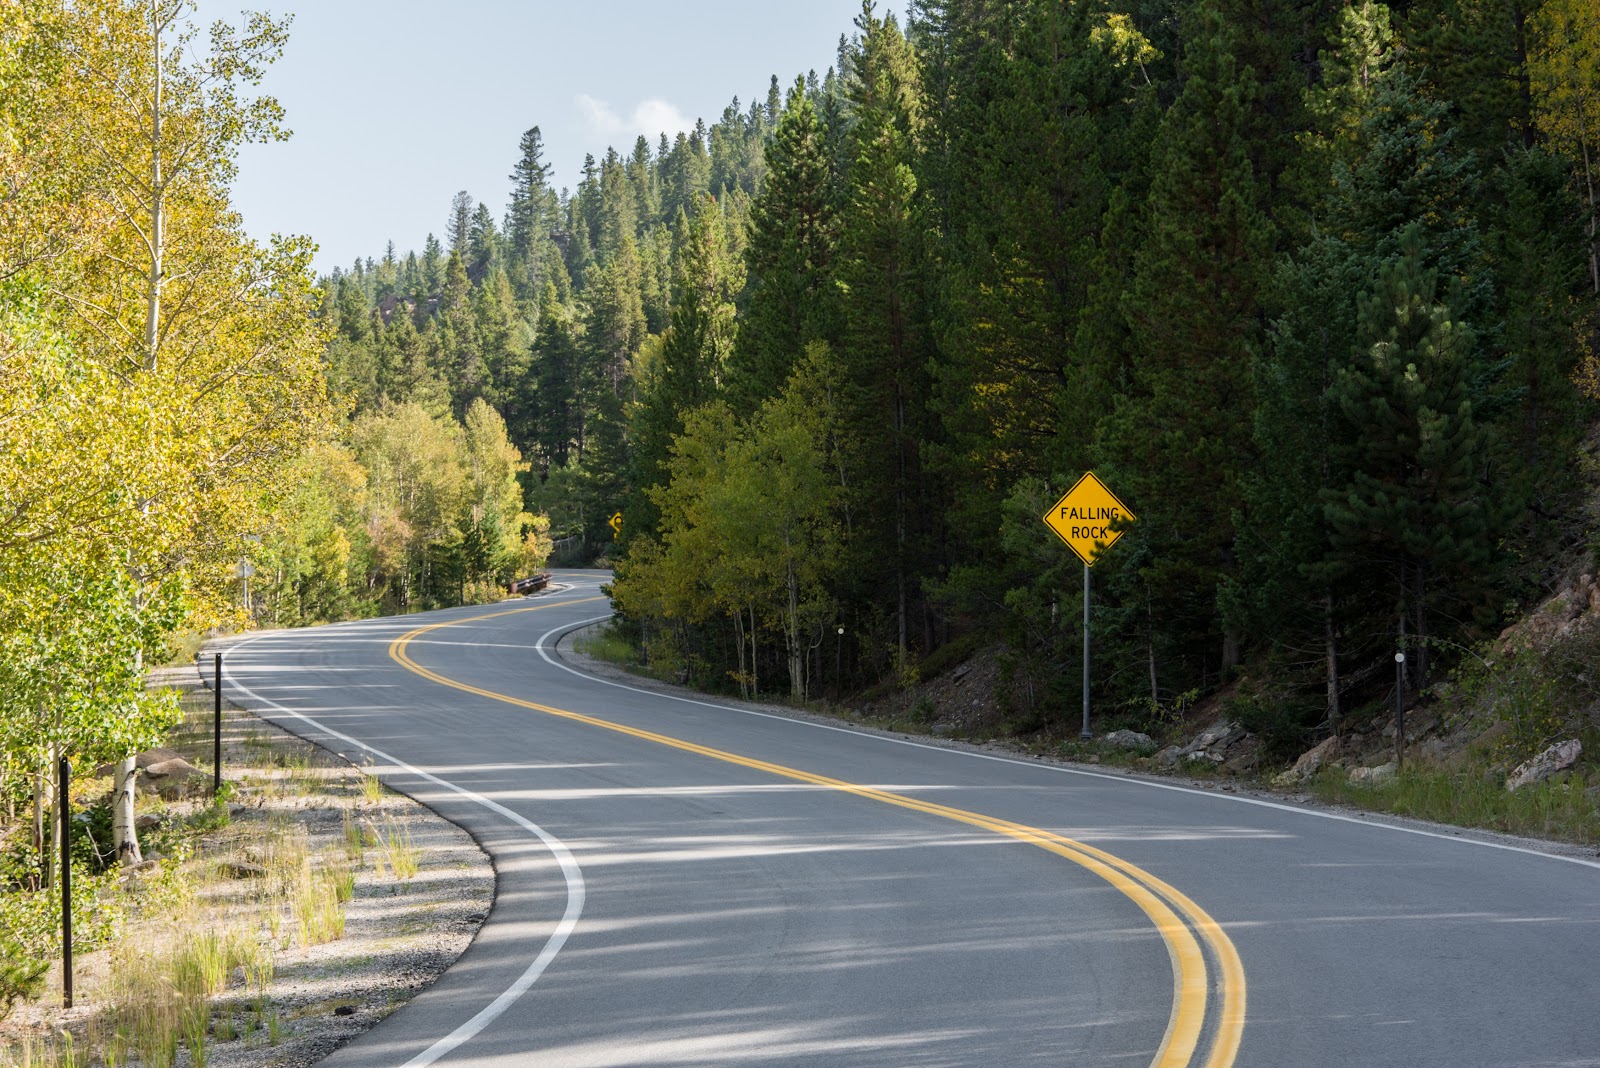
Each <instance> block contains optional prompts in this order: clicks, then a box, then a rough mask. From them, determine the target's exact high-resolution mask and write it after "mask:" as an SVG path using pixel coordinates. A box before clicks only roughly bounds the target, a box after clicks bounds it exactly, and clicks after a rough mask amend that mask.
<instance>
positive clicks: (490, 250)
mask: <svg viewBox="0 0 1600 1068" xmlns="http://www.w3.org/2000/svg"><path fill="white" fill-rule="evenodd" d="M465 256H466V266H467V277H468V278H470V279H471V280H472V281H473V282H474V283H478V282H482V281H483V280H484V279H485V278H487V277H488V276H489V272H490V270H492V269H493V268H494V267H496V266H498V265H499V262H500V234H499V231H497V230H496V229H495V225H494V216H493V215H491V214H490V213H489V208H488V207H487V206H486V205H484V204H479V205H478V207H477V209H476V210H475V211H473V213H472V227H471V229H470V231H469V232H468V234H467V251H466V253H465Z"/></svg>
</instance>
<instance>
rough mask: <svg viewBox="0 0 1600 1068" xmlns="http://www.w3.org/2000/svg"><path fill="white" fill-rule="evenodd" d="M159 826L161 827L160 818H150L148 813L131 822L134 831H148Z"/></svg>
mask: <svg viewBox="0 0 1600 1068" xmlns="http://www.w3.org/2000/svg"><path fill="white" fill-rule="evenodd" d="M159 826H161V817H160V816H152V815H151V814H150V813H148V812H146V813H145V814H144V815H142V816H139V817H137V818H135V819H134V821H133V829H134V830H136V831H148V830H151V829H153V828H156V827H159Z"/></svg>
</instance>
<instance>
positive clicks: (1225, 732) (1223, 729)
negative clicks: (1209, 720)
mask: <svg viewBox="0 0 1600 1068" xmlns="http://www.w3.org/2000/svg"><path fill="white" fill-rule="evenodd" d="M1244 736H1245V729H1244V728H1243V727H1241V726H1239V725H1238V724H1236V723H1230V722H1229V721H1227V720H1225V719H1219V720H1217V722H1215V723H1213V724H1212V725H1211V726H1209V727H1207V728H1206V729H1205V730H1203V731H1201V732H1200V734H1199V736H1198V737H1196V738H1195V740H1194V741H1192V742H1190V743H1189V744H1188V745H1186V746H1184V747H1183V752H1184V755H1185V756H1198V755H1200V754H1202V753H1206V752H1207V751H1208V750H1216V751H1217V752H1219V753H1220V752H1223V751H1226V750H1227V748H1228V747H1229V746H1231V745H1232V744H1233V743H1234V742H1237V741H1238V740H1239V739H1241V738H1243V737H1244ZM1214 759H1215V760H1217V762H1219V763H1220V762H1221V760H1222V758H1221V757H1220V756H1218V757H1215V758H1214Z"/></svg>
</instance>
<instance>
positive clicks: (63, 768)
mask: <svg viewBox="0 0 1600 1068" xmlns="http://www.w3.org/2000/svg"><path fill="white" fill-rule="evenodd" d="M56 777H57V778H58V779H59V780H60V782H61V796H60V797H59V798H58V799H57V800H56V805H57V807H58V808H59V809H60V812H58V813H57V817H58V818H57V820H56V827H57V828H58V829H59V831H60V832H61V1007H62V1008H64V1009H70V1008H72V833H71V830H70V829H71V827H72V807H71V803H70V801H69V796H70V795H69V791H68V784H69V783H70V782H71V780H72V761H70V760H68V759H67V758H66V757H62V758H61V763H60V765H59V766H58V767H57V769H56Z"/></svg>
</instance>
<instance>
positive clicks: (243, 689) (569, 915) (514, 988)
mask: <svg viewBox="0 0 1600 1068" xmlns="http://www.w3.org/2000/svg"><path fill="white" fill-rule="evenodd" d="M363 622H365V621H363ZM273 636H274V635H268V634H261V635H257V636H256V637H255V638H247V639H245V640H244V641H242V642H239V643H237V644H235V645H233V646H231V647H229V648H228V650H227V654H231V653H233V652H234V651H235V650H237V649H240V648H243V647H244V646H246V645H248V644H250V643H251V642H254V641H257V640H259V639H261V638H268V637H273ZM227 654H224V656H223V666H222V681H223V686H224V688H226V687H227V685H228V684H229V683H230V682H231V683H232V685H233V688H234V689H235V690H237V691H239V692H240V693H242V694H244V695H245V696H246V697H249V698H250V699H252V700H254V701H258V702H260V703H261V704H262V705H265V706H266V707H268V708H272V709H275V710H277V711H278V712H281V713H283V714H284V715H288V716H293V717H294V718H295V719H298V720H300V721H302V722H304V723H307V724H309V725H310V726H311V727H313V728H314V729H316V730H318V731H320V732H322V733H323V734H326V735H328V736H330V737H333V738H337V739H339V740H340V741H342V742H348V743H349V744H351V745H353V746H356V747H357V748H360V749H364V750H366V751H367V752H368V753H371V754H372V755H373V756H375V757H377V758H378V759H380V760H382V761H384V762H385V763H388V764H392V765H393V766H395V767H397V768H401V769H403V770H405V771H406V772H408V773H410V774H412V775H416V776H418V777H420V778H423V779H426V780H427V781H429V782H431V783H434V784H435V785H438V786H442V787H444V788H445V789H446V790H450V791H451V792H453V793H457V794H460V795H461V796H462V797H464V798H466V799H467V800H469V801H473V802H475V803H477V804H479V805H482V806H483V807H484V808H486V809H488V810H489V811H491V812H494V813H496V814H497V815H500V816H504V817H505V818H506V819H508V820H510V821H511V822H512V823H514V824H516V825H517V826H519V827H521V828H522V829H523V830H525V831H528V832H529V833H531V834H532V835H534V836H535V837H536V838H538V839H539V841H541V842H543V843H544V846H545V848H546V849H548V850H550V853H551V855H552V856H554V857H555V859H556V863H557V864H559V865H560V866H561V876H562V878H563V879H565V880H566V883H567V907H566V911H565V912H563V913H562V916H561V921H560V922H559V923H557V924H556V929H555V931H554V932H552V933H551V935H550V937H549V938H548V939H546V940H545V944H544V948H543V949H541V950H540V951H539V955H538V956H537V957H535V958H534V959H533V963H531V964H529V965H528V967H527V970H526V971H524V972H523V973H522V974H521V975H519V976H517V979H516V981H515V982H513V983H512V984H511V985H510V986H508V987H507V988H506V989H505V990H504V991H503V992H502V993H501V994H500V996H499V997H497V998H495V999H494V1000H493V1001H491V1002H490V1003H489V1004H487V1005H485V1006H484V1007H483V1008H482V1009H480V1010H478V1012H477V1014H476V1015H474V1016H473V1017H472V1018H471V1019H470V1020H468V1021H466V1022H465V1023H463V1024H461V1025H460V1026H459V1027H457V1028H456V1029H455V1030H454V1031H451V1032H450V1033H449V1034H448V1035H445V1036H444V1037H443V1038H441V1039H439V1040H438V1041H437V1042H435V1043H433V1045H431V1046H429V1047H428V1048H427V1049H425V1050H423V1051H422V1052H421V1053H419V1054H417V1055H416V1056H415V1057H412V1058H411V1059H410V1060H409V1061H406V1062H405V1064H404V1065H402V1068H425V1066H426V1065H430V1064H432V1063H433V1062H434V1061H437V1060H438V1059H439V1058H440V1057H443V1056H444V1055H445V1054H447V1053H449V1052H450V1051H451V1050H453V1049H455V1048H456V1047H457V1046H459V1045H461V1044H462V1043H463V1042H466V1041H467V1040H468V1039H470V1038H472V1036H474V1035H476V1034H477V1033H478V1032H479V1031H482V1030H483V1029H484V1028H485V1027H487V1026H489V1024H490V1023H492V1022H493V1021H494V1020H495V1019H496V1018H497V1017H498V1016H500V1015H501V1014H502V1013H504V1012H505V1011H506V1010H507V1009H509V1008H510V1007H511V1006H512V1004H513V1003H514V1002H515V1001H516V1000H517V999H518V998H520V997H521V996H522V995H523V994H525V993H527V991H528V988H529V987H531V986H533V984H534V983H535V982H536V981H537V980H538V978H539V976H541V975H542V974H544V970H545V969H546V968H547V967H549V965H550V962H551V961H553V960H555V958H556V954H557V953H560V952H561V947H562V946H564V945H565V944H566V941H567V936H569V935H570V934H572V932H573V929H574V928H576V927H577V926H578V917H579V916H581V915H582V914H583V904H584V898H585V892H584V883H583V870H582V869H581V868H579V867H578V861H577V858H575V857H574V856H573V855H572V852H571V851H570V850H569V849H567V847H566V845H565V844H563V843H562V841H561V840H560V839H559V838H557V837H555V836H554V835H552V834H551V833H550V832H548V831H546V830H545V829H544V828H543V827H540V826H539V825H538V824H536V823H534V822H532V821H531V820H528V819H526V818H524V817H523V816H521V815H519V814H518V813H516V812H513V811H511V809H509V808H507V807H505V806H504V805H502V804H500V803H499V802H498V801H492V800H490V799H489V798H487V797H484V796H483V795H482V794H476V793H473V792H472V791H471V790H468V789H466V788H465V787H462V786H457V785H456V784H455V783H453V782H450V781H448V780H446V779H441V778H440V777H439V776H437V775H434V774H432V773H431V772H426V771H423V770H422V769H421V768H418V767H414V766H412V765H410V764H407V763H406V762H405V761H403V760H400V759H399V758H397V757H393V756H390V755H389V754H388V753H385V752H384V751H383V750H381V749H376V748H374V747H372V746H370V745H368V744H367V743H365V742H362V741H358V740H357V739H355V738H352V737H350V736H349V735H348V734H342V733H340V732H339V731H336V730H334V729H333V728H331V727H329V726H326V725H325V724H322V723H319V722H318V721H317V720H315V719H313V718H312V717H310V716H308V715H305V714H304V713H302V712H296V711H295V710H294V709H292V708H286V707H285V706H283V705H280V704H278V703H277V702H276V701H270V700H268V699H267V698H265V697H262V696H261V695H260V694H258V693H256V692H255V691H254V690H252V689H250V688H249V687H248V686H245V685H244V684H243V683H241V682H240V681H239V680H238V679H229V678H228V667H227Z"/></svg>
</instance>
